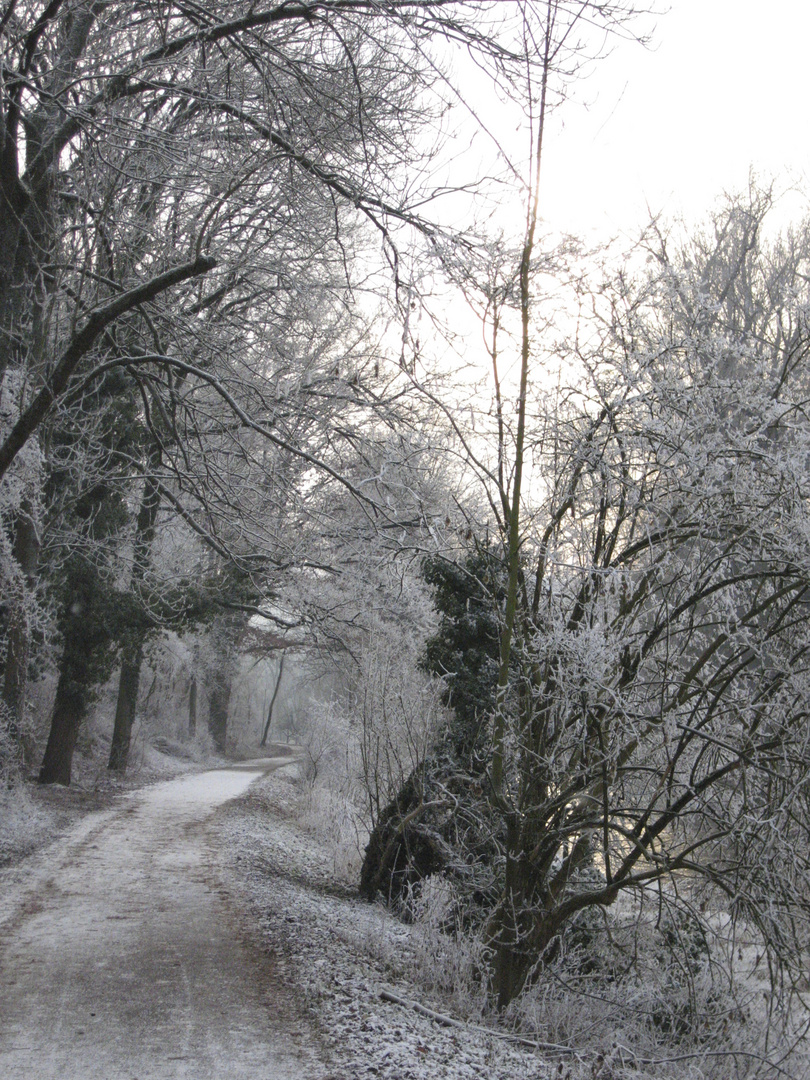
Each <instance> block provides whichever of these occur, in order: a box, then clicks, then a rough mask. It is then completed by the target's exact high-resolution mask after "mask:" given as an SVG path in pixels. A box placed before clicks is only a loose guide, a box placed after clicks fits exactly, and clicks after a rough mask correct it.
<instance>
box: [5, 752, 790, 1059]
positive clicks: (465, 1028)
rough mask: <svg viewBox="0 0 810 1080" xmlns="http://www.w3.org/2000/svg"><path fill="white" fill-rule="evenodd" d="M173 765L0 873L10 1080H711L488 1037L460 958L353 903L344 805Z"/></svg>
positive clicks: (500, 1034)
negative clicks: (638, 1079)
mask: <svg viewBox="0 0 810 1080" xmlns="http://www.w3.org/2000/svg"><path fill="white" fill-rule="evenodd" d="M278 751H279V752H280V748H278ZM158 764H160V763H158ZM160 768H163V769H165V770H166V771H171V770H172V769H173V765H172V763H171V762H168V763H166V764H164V765H161V766H160ZM160 768H158V769H157V772H158V773H159V771H160ZM178 768H179V769H185V773H184V774H182V775H179V776H175V777H174V778H172V779H170V780H165V781H162V782H158V783H151V784H149V785H148V786H144V787H141V788H140V789H139V790H134V791H129V792H126V793H123V794H119V795H117V796H115V797H113V796H112V795H111V793H110V792H106V794H104V793H101V794H97V795H95V796H92V797H91V800H90V803H86V798H87V797H90V796H89V795H88V793H85V797H86V798H85V803H82V808H83V811H87V809H88V806H90V805H92V798H97V799H98V800H100V802H101V808H100V809H94V810H92V811H91V812H83V816H81V818H80V819H79V820H74V821H73V824H72V825H71V826H70V827H69V829H67V831H66V832H65V833H64V835H62V836H61V837H60V838H59V839H57V840H54V841H52V842H51V843H48V844H46V845H44V846H39V847H38V848H37V849H36V850H35V851H34V852H33V853H32V854H29V855H27V856H26V857H24V858H22V859H18V860H16V861H14V862H12V864H11V865H10V866H7V867H5V868H4V869H0V1077H2V1078H3V1080H23V1078H25V1080H57V1078H58V1080H169V1078H172V1080H174V1078H178V1080H180V1078H185V1080H243V1078H244V1080H246V1078H247V1077H250V1078H251V1080H299V1078H300V1080H551V1078H552V1077H554V1078H557V1080H584V1078H588V1080H591V1078H594V1080H616V1078H617V1077H619V1076H626V1075H630V1074H632V1075H634V1076H640V1075H641V1074H642V1073H643V1075H644V1076H645V1077H647V1078H648V1080H649V1078H650V1077H655V1080H664V1078H665V1077H669V1076H674V1075H676V1073H677V1075H678V1076H679V1077H681V1076H684V1075H687V1074H688V1075H689V1076H690V1077H697V1076H702V1075H704V1074H703V1072H701V1071H700V1070H699V1069H698V1068H697V1067H695V1068H694V1070H693V1069H692V1068H690V1067H689V1066H687V1069H686V1070H685V1071H682V1070H681V1069H680V1068H678V1069H672V1071H670V1069H668V1068H667V1067H666V1066H664V1067H661V1065H663V1063H661V1064H660V1065H658V1066H657V1067H655V1068H654V1069H650V1070H646V1069H644V1070H641V1071H640V1072H638V1071H636V1069H637V1066H636V1067H635V1068H634V1067H633V1065H632V1063H631V1061H624V1060H623V1054H624V1050H623V1048H622V1046H621V1044H620V1040H619V1039H617V1038H615V1037H614V1039H613V1041H612V1043H610V1044H608V1045H606V1046H605V1047H604V1049H603V1050H602V1049H601V1048H599V1047H597V1048H594V1047H593V1045H591V1046H590V1047H589V1050H588V1052H587V1053H585V1052H580V1051H579V1050H578V1049H577V1047H576V1046H570V1045H569V1046H567V1047H554V1046H551V1045H548V1044H534V1045H532V1044H531V1040H521V1039H518V1038H517V1037H515V1036H514V1035H510V1034H509V1033H508V1032H507V1031H505V1030H503V1028H495V1027H493V1026H491V1025H488V1024H487V1021H486V1015H485V1012H484V1011H483V1008H482V1010H481V1011H480V1013H479V1014H478V1015H476V1002H475V976H474V973H475V970H476V963H475V957H474V956H473V957H470V956H464V955H462V954H461V953H458V954H453V953H452V951H451V947H452V943H450V944H448V942H447V939H445V938H443V937H442V935H441V934H439V933H438V932H433V933H432V932H431V931H430V928H429V927H426V926H425V925H424V923H422V924H418V925H407V924H404V923H402V922H401V921H400V920H398V919H396V918H394V917H393V916H392V915H391V914H389V913H387V912H386V911H384V910H383V909H382V908H380V907H378V906H375V905H371V904H367V903H364V902H362V901H360V900H358V899H357V897H356V881H357V874H358V864H357V860H358V859H359V852H358V851H355V853H354V855H351V854H350V853H349V851H348V848H349V847H350V846H348V847H347V844H346V833H347V820H346V818H345V817H343V818H341V813H342V810H341V805H342V804H341V803H340V800H334V801H331V802H330V801H329V799H328V798H325V797H324V792H323V790H322V789H321V790H320V791H319V790H318V789H313V788H311V787H310V786H309V785H307V784H305V783H303V782H302V780H301V779H300V778H299V777H298V775H297V773H298V766H297V764H296V761H295V759H294V758H292V757H290V756H287V757H277V758H275V759H270V760H267V761H263V762H255V763H254V762H243V763H241V764H231V765H229V766H227V767H223V768H217V769H213V770H212V769H209V770H207V771H199V770H200V765H199V764H196V765H188V766H186V765H183V764H182V763H180V764H179V765H178ZM141 779H142V781H143V780H149V779H151V780H154V779H155V776H153V775H152V774H151V773H150V774H149V775H148V776H147V775H146V774H144V775H143V776H142V778H141ZM62 794H63V795H66V794H67V793H66V792H64V791H63V792H62ZM37 797H38V793H37ZM48 798H50V799H52V800H53V801H55V802H57V803H58V802H59V799H60V793H59V792H58V791H56V790H54V792H53V794H52V795H51V796H48ZM80 802H81V800H80ZM343 809H345V807H344V808H343ZM71 812H72V813H73V814H74V818H75V815H76V814H78V813H79V809H77V808H76V807H73V809H72V811H71ZM360 846H362V844H361V843H360V842H359V843H358V845H357V847H360ZM462 994H463V995H464V997H463V1000H462V999H461V995H462ZM471 995H472V996H471ZM480 1001H481V1004H482V1006H483V1001H484V995H483V987H482V988H481V995H480ZM456 1005H458V1006H459V1007H458V1008H456ZM461 1018H464V1019H461ZM614 1035H615V1033H614ZM631 1056H632V1055H631ZM673 1064H674V1062H673ZM806 1064H807V1062H805V1065H806ZM728 1075H729V1076H731V1075H735V1076H736V1075H737V1073H736V1071H735V1070H733V1069H732V1070H731V1071H730V1072H729V1074H728ZM763 1075H765V1074H763ZM804 1075H805V1074H804V1073H803V1072H802V1071H801V1067H800V1071H799V1072H795V1071H794V1069H792V1068H789V1067H788V1068H787V1069H785V1070H784V1071H782V1070H777V1071H776V1072H774V1073H773V1077H776V1076H783V1077H787V1076H790V1077H799V1076H804ZM769 1080H770V1076H769Z"/></svg>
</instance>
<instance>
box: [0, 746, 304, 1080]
mask: <svg viewBox="0 0 810 1080" xmlns="http://www.w3.org/2000/svg"><path fill="white" fill-rule="evenodd" d="M287 763H289V759H288V758H287V759H279V760H278V761H276V762H273V763H271V762H269V761H268V762H266V763H263V764H264V767H265V768H267V767H272V765H273V764H275V765H281V764H287ZM263 771H264V768H262V769H259V768H258V767H254V768H253V769H250V768H248V769H246V768H242V769H239V770H237V769H222V770H216V771H212V772H206V773H200V774H196V775H192V776H184V777H182V778H180V779H176V780H171V781H169V782H166V783H162V784H158V785H156V786H154V787H151V788H146V789H144V790H141V791H138V792H136V793H134V794H132V795H130V796H128V797H126V798H125V799H123V800H122V801H121V803H120V804H119V805H118V806H117V807H116V808H115V809H114V810H109V811H104V812H102V813H96V814H91V815H89V816H88V817H87V818H86V819H85V820H84V821H83V822H82V823H81V824H80V825H79V827H77V828H76V829H74V830H73V832H72V833H71V834H70V835H69V836H68V837H66V838H65V839H64V840H63V841H61V842H60V843H59V844H58V845H57V846H56V847H55V848H51V849H50V851H49V852H48V853H47V857H46V858H42V859H41V860H40V861H39V865H38V866H37V865H35V866H34V867H33V869H32V870H30V872H29V873H28V874H27V875H26V877H25V878H21V880H20V882H19V883H18V884H17V885H16V886H13V887H12V894H11V895H7V896H6V897H5V898H4V903H3V909H4V910H3V912H0V1077H3V1080H23V1078H25V1080H40V1078H41V1080H57V1078H58V1080H152V1078H159V1080H164V1078H169V1077H171V1078H175V1077H177V1078H180V1077H187V1078H189V1080H220V1078H221V1080H226V1078H227V1080H241V1078H243V1077H244V1078H247V1077H250V1078H251V1080H298V1078H299V1077H300V1078H304V1077H306V1078H307V1080H310V1078H311V1080H317V1078H318V1077H320V1076H322V1075H323V1070H322V1067H321V1065H320V1063H319V1061H318V1059H317V1057H316V1056H315V1054H314V1053H313V1052H312V1051H310V1049H309V1047H308V1039H307V1032H306V1031H305V1028H304V1025H303V1023H302V1020H301V1018H300V1017H298V1016H296V1015H295V1014H294V1011H293V1007H292V1005H290V1004H289V1002H288V1001H287V1000H286V998H287V995H286V994H285V990H284V987H283V986H280V985H279V982H278V979H277V977H276V975H275V974H274V971H273V967H272V962H271V960H270V959H269V958H268V957H267V956H266V955H263V954H262V952H261V950H260V949H258V948H257V947H256V946H255V943H251V942H250V941H248V940H246V936H245V933H244V931H243V929H242V927H241V925H240V922H239V920H238V917H237V914H236V912H235V911H234V910H233V908H232V906H231V904H230V902H229V900H228V897H227V895H226V894H225V893H224V890H223V889H222V887H221V885H220V883H219V879H218V875H217V872H216V865H215V863H216V859H217V854H216V852H215V850H214V849H213V847H212V845H211V843H210V841H209V840H208V838H207V832H206V819H208V818H210V816H211V814H212V813H213V811H214V810H215V809H216V807H217V806H219V805H221V804H222V803H225V802H227V801H228V800H230V799H233V798H235V797H236V796H237V795H239V794H241V793H242V792H243V791H244V790H245V789H246V788H247V786H248V785H249V784H250V783H251V781H252V780H254V779H255V778H256V776H257V775H261V772H263ZM3 915H5V918H4V919H3V917H2V916H3Z"/></svg>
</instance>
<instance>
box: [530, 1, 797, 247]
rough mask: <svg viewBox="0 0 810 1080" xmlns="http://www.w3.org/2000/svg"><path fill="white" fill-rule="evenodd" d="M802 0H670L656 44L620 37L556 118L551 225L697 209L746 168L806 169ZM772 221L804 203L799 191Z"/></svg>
mask: <svg viewBox="0 0 810 1080" xmlns="http://www.w3.org/2000/svg"><path fill="white" fill-rule="evenodd" d="M809 36H810V4H805V3H801V2H797V0H772V2H771V3H770V4H769V5H768V6H767V8H766V7H765V6H763V5H762V4H761V3H760V2H756V0H671V4H670V10H669V12H668V13H666V14H664V15H662V16H661V17H660V18H659V19H658V20H657V27H656V30H655V33H654V35H653V40H652V42H651V46H650V47H649V48H647V49H644V48H642V47H640V46H639V45H638V44H636V43H633V42H629V41H627V42H617V43H616V44H615V47H614V49H613V52H612V54H611V55H610V56H609V57H607V58H606V59H604V60H602V61H600V62H598V63H596V64H594V65H593V67H592V72H591V75H590V77H589V78H588V79H587V80H586V81H585V82H582V83H580V84H578V85H577V86H575V87H574V94H575V97H576V100H574V101H569V102H567V103H566V104H565V105H564V106H563V107H562V108H561V109H560V110H559V111H558V112H557V113H556V114H555V115H554V117H553V118H552V120H551V124H550V129H549V138H548V141H547V143H546V156H545V160H544V172H543V178H542V181H541V183H542V206H543V215H544V217H545V219H546V221H547V222H548V223H549V224H550V225H552V226H553V227H554V228H555V229H559V230H560V231H568V232H572V233H575V234H577V235H582V234H583V233H585V234H596V235H612V234H615V233H617V232H628V233H629V234H630V235H633V234H635V232H636V231H637V230H638V228H639V227H640V226H642V225H643V224H644V223H645V221H646V220H647V219H648V217H649V211H652V212H653V213H659V212H663V214H664V215H665V217H667V218H671V217H673V216H675V215H677V214H681V213H682V214H683V215H684V216H685V217H686V219H687V220H697V219H699V218H701V217H702V216H704V215H705V213H706V212H707V210H708V209H710V207H711V206H712V204H713V202H714V201H715V199H716V198H717V196H718V195H720V194H721V193H722V192H723V191H724V190H727V191H734V190H740V189H744V188H745V186H746V185H747V182H748V175H749V170H750V169H754V170H755V172H756V173H757V174H758V175H759V176H760V177H761V179H762V180H763V181H767V180H769V179H771V178H773V179H775V180H776V190H777V191H778V192H783V191H785V190H786V189H787V188H788V187H790V186H794V187H796V188H798V187H800V186H801V185H804V186H805V188H806V189H807V186H808V183H807V182H808V177H810V139H808V137H807V131H806V128H807V119H806V116H807V104H808V99H810V84H809V83H808V79H807V56H806V53H807V41H808V37H809ZM778 209H779V213H778V214H777V218H778V219H779V220H778V222H777V224H780V225H781V224H784V223H785V222H787V221H789V220H791V219H793V220H795V219H796V218H797V217H799V216H802V215H803V214H804V213H806V212H807V197H806V195H805V196H801V195H800V194H798V193H797V192H795V191H794V192H793V193H792V194H791V195H788V196H786V197H785V198H784V199H783V200H782V201H781V203H780V206H779V208H778Z"/></svg>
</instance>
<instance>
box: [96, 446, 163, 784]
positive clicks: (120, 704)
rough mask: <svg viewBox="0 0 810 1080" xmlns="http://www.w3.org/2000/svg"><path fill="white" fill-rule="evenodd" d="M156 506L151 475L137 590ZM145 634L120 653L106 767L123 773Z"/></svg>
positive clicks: (140, 529) (133, 582) (139, 538)
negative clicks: (113, 718)
mask: <svg viewBox="0 0 810 1080" xmlns="http://www.w3.org/2000/svg"><path fill="white" fill-rule="evenodd" d="M159 463H160V450H159V448H156V449H155V450H153V452H152V461H151V464H152V466H157V465H158V464H159ZM159 506H160V491H159V490H158V487H157V484H156V483H155V480H154V478H153V477H151V476H148V477H147V478H146V480H145V482H144V486H143V494H142V496H141V505H140V509H139V510H138V517H137V519H136V522H135V550H134V555H133V560H132V577H131V579H130V589H131V590H132V592H133V593H137V591H138V589H139V588H140V586H141V585H142V583H143V579H144V577H145V575H146V571H147V568H148V566H149V551H150V548H151V545H152V540H153V539H154V536H155V520H156V518H157V512H158V507H159ZM144 641H145V634H144V633H143V632H142V631H137V630H136V631H135V632H134V634H133V635H132V636H131V638H130V640H129V641H128V642H127V643H126V644H125V645H124V648H123V650H122V653H121V675H120V678H119V682H118V701H117V702H116V706H115V722H114V725H113V737H112V745H111V746H110V761H109V764H108V766H107V767H108V768H109V769H112V770H113V771H114V772H119V773H125V772H126V769H127V760H128V758H129V744H130V739H131V736H132V725H133V723H134V720H135V710H136V708H137V705H138V685H139V683H140V680H141V664H142V663H143V646H144Z"/></svg>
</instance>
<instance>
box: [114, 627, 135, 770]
mask: <svg viewBox="0 0 810 1080" xmlns="http://www.w3.org/2000/svg"><path fill="white" fill-rule="evenodd" d="M142 663H143V638H141V639H140V640H139V641H138V642H137V643H136V644H133V645H130V646H128V647H127V648H125V649H124V651H123V653H122V656H121V676H120V679H119V682H118V700H117V702H116V706H115V723H114V725H113V736H112V745H111V746H110V761H109V764H108V766H107V767H108V768H109V769H112V770H113V771H114V772H119V773H124V772H126V768H127V761H128V759H129V744H130V740H131V738H132V725H133V723H134V721H135V710H136V708H137V705H138V686H139V684H140V681H141V664H142Z"/></svg>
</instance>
